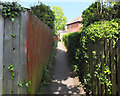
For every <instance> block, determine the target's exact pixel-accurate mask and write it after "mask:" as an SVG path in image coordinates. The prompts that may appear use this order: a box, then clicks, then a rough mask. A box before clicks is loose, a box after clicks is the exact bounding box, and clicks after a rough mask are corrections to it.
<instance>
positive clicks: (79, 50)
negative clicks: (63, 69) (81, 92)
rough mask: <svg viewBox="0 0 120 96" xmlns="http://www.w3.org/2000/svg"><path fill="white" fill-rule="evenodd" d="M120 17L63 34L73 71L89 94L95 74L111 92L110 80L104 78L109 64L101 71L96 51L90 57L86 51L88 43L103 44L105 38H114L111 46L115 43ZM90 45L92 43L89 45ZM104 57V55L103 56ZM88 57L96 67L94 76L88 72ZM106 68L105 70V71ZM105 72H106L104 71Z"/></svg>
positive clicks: (119, 33) (108, 69) (118, 36)
mask: <svg viewBox="0 0 120 96" xmlns="http://www.w3.org/2000/svg"><path fill="white" fill-rule="evenodd" d="M119 21H120V19H113V20H112V21H99V22H94V23H93V24H91V25H89V26H88V27H86V28H85V29H83V30H82V32H77V33H69V34H66V35H64V36H63V42H64V43H65V46H66V48H67V52H68V54H69V56H70V59H71V60H72V61H73V66H74V70H75V71H76V72H75V73H77V74H78V76H79V79H80V81H81V82H82V84H84V87H86V91H87V92H89V93H90V94H91V93H92V90H93V89H92V88H93V85H94V83H93V81H92V80H93V78H95V77H94V76H96V78H97V79H98V80H101V84H106V86H108V91H109V93H110V94H111V86H112V85H111V81H108V78H106V76H107V75H109V74H111V72H110V68H109V66H106V64H104V66H105V67H104V69H102V70H104V73H105V74H104V73H101V72H102V71H101V67H102V66H101V61H97V58H98V57H97V54H98V53H97V52H96V51H94V49H93V51H92V54H93V56H92V57H90V56H89V54H88V52H89V50H88V44H91V43H92V44H94V43H97V42H99V43H100V44H103V46H104V40H105V39H109V40H111V39H115V40H114V44H113V47H114V46H115V44H116V40H118V39H120V27H119V24H120V23H119ZM90 46H92V45H90ZM103 57H104V56H103ZM90 58H93V60H92V64H93V66H94V67H95V68H96V69H95V70H93V72H94V76H91V74H90V73H89V63H90V61H89V60H90ZM106 70H107V71H106ZM106 72H107V73H106Z"/></svg>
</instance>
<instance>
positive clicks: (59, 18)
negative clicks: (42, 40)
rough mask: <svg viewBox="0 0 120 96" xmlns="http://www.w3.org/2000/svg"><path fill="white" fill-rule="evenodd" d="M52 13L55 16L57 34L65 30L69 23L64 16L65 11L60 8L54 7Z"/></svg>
mask: <svg viewBox="0 0 120 96" xmlns="http://www.w3.org/2000/svg"><path fill="white" fill-rule="evenodd" d="M52 11H53V12H54V15H55V30H56V34H57V31H59V30H65V24H66V23H67V18H66V17H65V16H64V12H63V9H62V8H60V7H55V6H53V7H52Z"/></svg>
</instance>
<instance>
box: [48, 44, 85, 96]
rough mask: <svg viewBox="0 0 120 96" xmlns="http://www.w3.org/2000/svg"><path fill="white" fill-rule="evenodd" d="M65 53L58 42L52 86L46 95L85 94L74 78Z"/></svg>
mask: <svg viewBox="0 0 120 96" xmlns="http://www.w3.org/2000/svg"><path fill="white" fill-rule="evenodd" d="M65 51H66V49H65V47H64V46H63V44H62V43H61V42H58V47H57V51H56V57H55V65H54V68H53V70H52V71H53V72H52V80H51V85H50V86H49V88H48V89H46V94H85V92H84V90H83V89H82V88H81V87H78V85H79V84H80V82H79V80H78V79H76V78H75V77H74V76H73V73H72V71H71V67H70V66H71V64H70V62H69V60H68V56H67V54H66V52H65ZM79 96H80V95H79ZM83 96H85V95H83Z"/></svg>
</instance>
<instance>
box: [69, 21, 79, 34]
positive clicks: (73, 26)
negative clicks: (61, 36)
mask: <svg viewBox="0 0 120 96" xmlns="http://www.w3.org/2000/svg"><path fill="white" fill-rule="evenodd" d="M80 27H81V22H77V23H73V24H70V25H67V33H70V32H76V31H80V30H79V28H80Z"/></svg>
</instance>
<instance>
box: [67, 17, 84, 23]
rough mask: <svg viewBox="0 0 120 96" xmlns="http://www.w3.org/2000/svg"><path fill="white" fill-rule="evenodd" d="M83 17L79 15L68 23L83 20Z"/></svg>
mask: <svg viewBox="0 0 120 96" xmlns="http://www.w3.org/2000/svg"><path fill="white" fill-rule="evenodd" d="M82 20H83V18H82V15H80V16H78V17H77V18H75V19H74V20H72V21H70V22H69V23H67V25H68V24H72V23H75V22H82Z"/></svg>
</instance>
